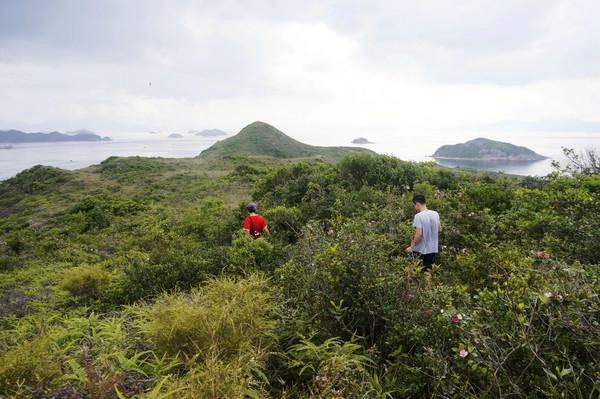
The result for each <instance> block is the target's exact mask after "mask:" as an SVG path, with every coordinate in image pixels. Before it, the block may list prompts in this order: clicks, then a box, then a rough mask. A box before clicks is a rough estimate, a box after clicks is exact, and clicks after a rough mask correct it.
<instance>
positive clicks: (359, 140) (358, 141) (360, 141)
mask: <svg viewBox="0 0 600 399" xmlns="http://www.w3.org/2000/svg"><path fill="white" fill-rule="evenodd" d="M352 144H375V143H373V142H372V141H369V139H366V138H364V137H358V138H356V139H354V140H352Z"/></svg>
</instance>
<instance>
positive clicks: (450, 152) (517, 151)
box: [433, 137, 547, 161]
mask: <svg viewBox="0 0 600 399" xmlns="http://www.w3.org/2000/svg"><path fill="white" fill-rule="evenodd" d="M433 158H438V159H460V160H473V161H474V160H478V161H541V160H543V159H546V158H547V157H545V156H543V155H540V154H538V153H536V152H534V151H532V150H530V149H529V148H526V147H521V146H516V145H514V144H510V143H503V142H501V141H495V140H490V139H486V138H482V137H480V138H476V139H473V140H470V141H467V142H466V143H460V144H454V145H443V146H441V147H440V148H438V149H437V150H436V151H435V153H434V154H433Z"/></svg>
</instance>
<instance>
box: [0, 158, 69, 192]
mask: <svg viewBox="0 0 600 399" xmlns="http://www.w3.org/2000/svg"><path fill="white" fill-rule="evenodd" d="M68 177H69V172H68V171H66V170H63V169H59V168H55V167H52V166H43V165H35V166H34V167H32V168H29V169H26V170H24V171H22V172H20V173H18V174H17V175H16V176H15V177H13V178H10V179H8V180H6V184H7V185H8V186H9V187H14V188H17V189H18V190H20V191H22V192H24V193H27V194H37V193H43V192H46V191H50V189H55V188H57V187H58V186H60V185H61V184H63V183H64V182H66V181H67V180H68Z"/></svg>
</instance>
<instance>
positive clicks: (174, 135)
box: [169, 133, 183, 139]
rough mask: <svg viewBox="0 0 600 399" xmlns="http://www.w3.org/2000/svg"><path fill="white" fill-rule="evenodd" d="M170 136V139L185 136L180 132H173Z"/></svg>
mask: <svg viewBox="0 0 600 399" xmlns="http://www.w3.org/2000/svg"><path fill="white" fill-rule="evenodd" d="M169 138H170V139H181V138H183V135H181V134H179V133H171V134H169Z"/></svg>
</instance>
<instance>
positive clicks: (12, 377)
mask: <svg viewBox="0 0 600 399" xmlns="http://www.w3.org/2000/svg"><path fill="white" fill-rule="evenodd" d="M62 360H63V359H62V357H61V355H60V353H59V352H58V351H57V349H56V348H54V346H53V343H52V341H51V339H50V338H49V337H48V336H47V335H45V334H41V335H38V336H36V337H33V338H31V339H29V340H27V339H25V340H23V341H21V342H19V343H18V344H17V345H15V346H13V347H11V348H10V349H9V350H8V351H6V352H4V353H2V354H0V396H1V397H4V395H6V396H9V395H17V396H21V395H23V394H24V393H25V392H27V391H29V392H32V391H33V392H38V394H39V393H41V392H42V391H43V390H44V389H45V388H47V387H49V386H51V385H52V384H53V383H54V381H55V380H56V379H57V378H58V377H60V376H61V375H62V370H61V364H62Z"/></svg>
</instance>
